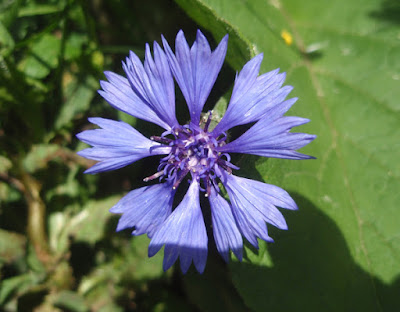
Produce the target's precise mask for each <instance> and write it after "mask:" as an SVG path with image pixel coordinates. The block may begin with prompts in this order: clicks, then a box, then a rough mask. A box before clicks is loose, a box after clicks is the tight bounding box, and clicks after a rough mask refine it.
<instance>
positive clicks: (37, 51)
mask: <svg viewBox="0 0 400 312" xmlns="http://www.w3.org/2000/svg"><path fill="white" fill-rule="evenodd" d="M60 48H61V41H60V39H59V38H57V37H56V36H54V35H51V34H44V35H42V36H41V37H40V38H39V39H38V40H37V41H35V42H34V43H33V45H32V48H31V53H30V54H29V56H28V57H27V58H25V59H24V60H23V61H22V62H21V63H20V64H19V69H20V70H21V71H22V72H24V74H25V75H26V76H28V77H31V78H36V79H42V78H44V77H46V76H47V75H48V74H49V73H50V71H51V70H52V69H54V68H56V67H57V65H58V57H59V53H60Z"/></svg>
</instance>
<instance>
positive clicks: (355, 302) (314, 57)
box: [177, 0, 400, 311]
mask: <svg viewBox="0 0 400 312" xmlns="http://www.w3.org/2000/svg"><path fill="white" fill-rule="evenodd" d="M177 2H178V3H179V5H181V6H182V7H183V8H184V9H185V10H186V11H187V12H188V14H189V15H190V16H192V17H193V18H195V20H196V21H197V22H198V23H200V24H201V25H202V26H204V27H205V28H207V29H208V30H209V31H210V32H212V33H213V35H214V36H215V37H216V38H217V39H219V38H221V36H222V34H221V29H222V28H225V32H229V33H230V35H231V36H230V41H231V40H232V37H234V38H233V39H234V40H239V38H240V39H241V40H242V42H245V43H248V46H247V48H246V49H242V50H241V51H236V50H235V49H236V47H232V46H231V45H229V47H228V50H229V51H231V52H230V53H231V55H229V54H228V61H229V62H230V63H231V64H236V63H240V62H237V59H238V58H237V57H236V58H233V57H232V53H235V54H236V53H237V54H238V55H239V56H240V55H245V52H247V51H255V52H256V53H261V52H263V53H264V61H263V64H262V69H261V71H262V72H266V71H268V70H271V69H274V68H277V67H280V68H281V69H282V70H283V71H286V72H287V84H289V85H293V86H294V91H293V92H292V94H291V96H297V97H299V101H298V102H297V103H296V105H294V107H293V109H292V110H291V111H290V112H289V115H296V116H302V117H305V118H310V119H311V122H310V123H309V124H307V125H305V126H303V127H301V128H299V129H296V130H295V131H296V132H298V131H303V132H308V133H313V134H317V135H318V138H317V139H316V140H315V142H313V143H312V144H310V145H309V146H307V147H306V148H304V149H303V152H304V153H307V154H311V155H314V156H316V157H317V160H311V161H292V160H278V159H269V160H262V161H258V162H257V164H256V166H255V169H257V171H254V170H253V171H251V168H250V167H251V164H250V165H249V164H246V163H245V164H244V165H245V166H244V167H245V168H246V170H243V168H242V171H241V174H242V175H246V171H247V175H248V176H251V177H252V178H255V179H263V180H264V181H267V182H268V183H273V184H276V185H278V186H280V187H283V188H285V189H286V190H288V191H289V192H290V194H291V195H293V197H294V198H295V199H296V201H297V203H298V205H299V208H300V210H299V211H298V212H296V213H291V212H284V214H285V216H286V217H287V220H288V225H289V231H288V232H282V231H275V230H274V229H272V227H269V228H270V232H271V235H272V237H274V239H275V244H273V245H269V246H268V251H262V250H260V251H259V252H258V253H257V252H255V251H252V250H250V249H246V251H247V260H246V261H245V263H243V264H238V263H234V264H232V265H231V269H232V272H233V277H234V281H235V284H236V287H237V288H238V290H239V292H240V294H241V295H242V296H243V297H244V299H245V302H246V304H247V305H248V306H249V307H251V308H252V309H254V310H255V311H265V309H266V307H268V309H270V310H272V311H295V310H296V311H299V310H305V309H306V310H307V311H322V310H324V311H325V310H341V311H343V310H363V311H383V310H384V311H394V310H399V309H400V303H399V301H398V300H397V299H396V295H395V294H396V293H398V292H399V291H400V280H399V274H400V266H399V263H400V239H399V238H400V235H399V233H400V232H399V226H398V224H399V223H398V220H399V219H400V210H399V209H398V202H399V199H400V196H399V191H398V190H399V189H400V183H399V176H400V162H399V161H398V159H399V158H400V146H399V138H400V127H399V117H400V114H399V110H400V102H399V100H398V99H399V98H400V88H399V79H400V78H399V77H400V61H399V57H398V56H399V55H400V41H399V33H400V24H399V23H398V21H399V20H400V14H399V11H398V10H397V11H396V10H393V8H392V9H390V7H391V6H389V9H388V6H387V5H385V3H386V4H387V3H392V2H393V3H394V1H384V2H383V3H382V1H380V0H362V1H361V0H356V1H347V0H338V1H311V0H308V1H297V0H273V1H264V0H253V1H241V0H201V1H200V0H198V1H196V0H177ZM393 16H395V17H396V18H393ZM210 19H214V22H213V23H211V22H209V21H210ZM215 23H217V24H219V27H214V24H215ZM232 50H233V51H232ZM232 60H236V61H232ZM247 60H248V58H243V59H242V62H244V61H247ZM234 69H236V70H240V67H239V66H234ZM247 163H248V162H247ZM248 173H250V174H248Z"/></svg>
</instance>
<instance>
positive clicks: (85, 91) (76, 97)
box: [55, 76, 99, 129]
mask: <svg viewBox="0 0 400 312" xmlns="http://www.w3.org/2000/svg"><path fill="white" fill-rule="evenodd" d="M64 80H66V81H67V84H66V87H65V89H66V91H65V97H66V101H65V103H63V106H62V108H61V111H60V112H59V114H58V117H57V119H56V120H55V128H56V129H60V128H62V127H64V126H67V125H68V124H69V123H70V122H72V120H73V119H74V118H77V117H78V115H79V114H82V113H84V112H85V111H87V110H88V109H89V106H90V102H91V100H92V99H93V97H94V95H95V92H96V89H97V88H98V86H99V83H98V81H97V80H96V79H95V78H94V77H93V76H86V77H82V78H77V77H75V76H68V77H65V78H64Z"/></svg>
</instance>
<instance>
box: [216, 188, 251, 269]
mask: <svg viewBox="0 0 400 312" xmlns="http://www.w3.org/2000/svg"><path fill="white" fill-rule="evenodd" d="M210 206H211V218H212V226H213V234H214V240H215V244H216V245H217V249H218V251H219V253H220V254H221V256H222V257H223V258H224V260H225V261H226V262H228V261H229V249H232V251H233V253H234V254H235V255H236V257H237V258H238V259H239V260H240V261H242V249H243V240H242V236H241V235H240V232H239V229H238V228H237V226H236V223H235V219H234V218H233V215H232V211H231V207H230V205H229V204H228V202H227V201H226V200H225V199H223V198H222V197H221V196H220V195H219V194H218V193H217V192H216V191H215V190H214V188H211V194H210Z"/></svg>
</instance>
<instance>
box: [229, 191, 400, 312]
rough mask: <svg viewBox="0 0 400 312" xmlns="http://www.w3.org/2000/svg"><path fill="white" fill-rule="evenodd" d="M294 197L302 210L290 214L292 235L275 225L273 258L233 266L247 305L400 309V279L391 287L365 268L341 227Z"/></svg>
mask: <svg viewBox="0 0 400 312" xmlns="http://www.w3.org/2000/svg"><path fill="white" fill-rule="evenodd" d="M291 194H292V195H293V198H294V199H295V201H296V202H297V204H298V206H299V207H300V211H298V212H296V213H285V216H286V220H287V221H288V224H289V227H290V229H289V231H288V232H283V231H279V230H276V229H273V228H272V227H269V229H270V233H271V236H272V237H273V238H274V239H275V243H274V244H269V245H268V247H267V250H268V253H269V255H267V254H266V253H267V252H265V254H264V255H262V254H258V255H257V257H258V259H261V260H260V262H261V263H260V265H256V264H251V263H239V262H233V263H232V264H231V265H230V268H231V270H232V276H233V281H234V283H235V285H236V287H237V289H238V290H239V292H240V294H241V295H242V296H243V298H244V299H245V303H246V304H247V305H248V306H249V307H250V308H251V309H253V310H254V311H265V309H266V308H268V310H271V311H400V303H399V301H398V300H397V299H396V298H397V295H398V293H399V290H400V277H398V278H397V279H396V281H394V282H393V283H392V284H391V285H387V284H384V283H383V282H382V281H381V280H379V279H378V278H377V277H375V276H372V275H370V274H369V273H368V272H366V271H365V270H363V269H362V268H361V267H360V266H359V265H358V264H357V263H355V262H354V260H353V258H352V255H351V254H350V250H349V248H348V246H347V244H346V241H345V239H344V237H343V235H342V233H341V231H340V230H339V228H338V227H337V225H336V224H335V223H334V222H333V221H332V220H331V219H330V218H329V217H327V216H326V215H324V214H323V213H321V212H320V211H319V210H318V209H317V208H316V207H315V206H314V205H313V204H312V203H311V202H310V201H308V200H307V199H306V198H304V197H302V196H300V195H296V194H293V193H291ZM261 250H262V249H261ZM247 252H248V253H249V252H250V253H251V252H252V251H251V250H249V249H247ZM360 252H362V251H360ZM260 253H262V251H260ZM263 256H264V257H263ZM267 258H268V259H269V258H270V260H271V261H272V264H267V262H270V261H266V260H265V259H267ZM396 294H397V295H396Z"/></svg>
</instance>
